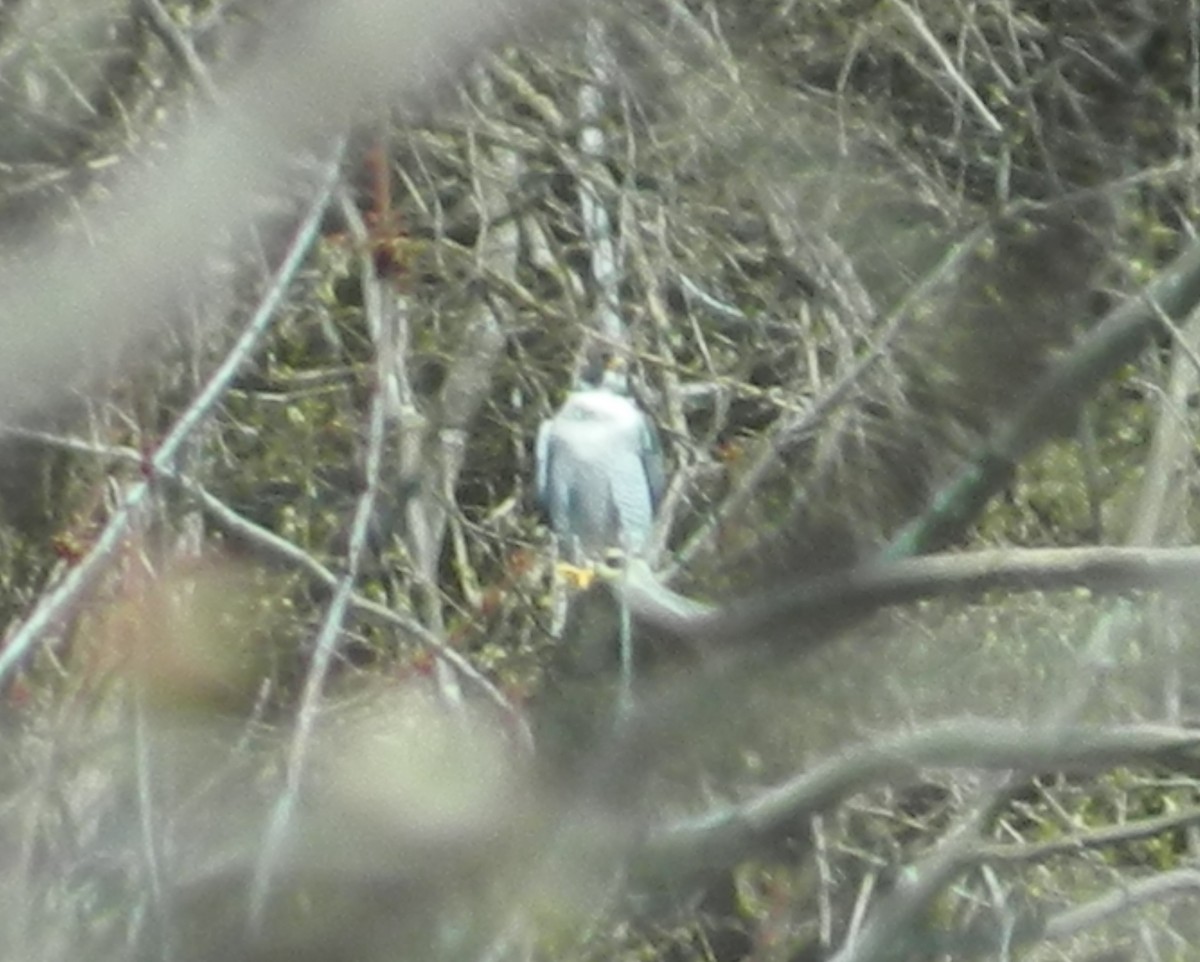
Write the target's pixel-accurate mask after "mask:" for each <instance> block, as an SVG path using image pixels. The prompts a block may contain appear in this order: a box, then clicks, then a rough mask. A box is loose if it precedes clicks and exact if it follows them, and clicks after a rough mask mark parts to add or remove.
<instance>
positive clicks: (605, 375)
mask: <svg viewBox="0 0 1200 962" xmlns="http://www.w3.org/2000/svg"><path fill="white" fill-rule="evenodd" d="M579 384H580V387H584V388H593V389H597V388H599V389H603V390H605V391H611V392H612V393H614V394H621V395H628V394H629V362H628V361H627V360H626V359H625V358H624V357H623V356H622V355H621V354H619V353H618V352H617V351H616V350H614V349H613V348H611V347H608V346H600V347H596V348H593V349H592V350H590V351H589V352H588V355H587V358H586V360H585V361H584V365H583V370H582V371H580V372H579Z"/></svg>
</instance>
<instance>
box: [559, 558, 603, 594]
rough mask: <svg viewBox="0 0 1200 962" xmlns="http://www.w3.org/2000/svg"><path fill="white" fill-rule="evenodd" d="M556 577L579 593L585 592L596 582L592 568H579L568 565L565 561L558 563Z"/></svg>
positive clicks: (594, 571)
mask: <svg viewBox="0 0 1200 962" xmlns="http://www.w3.org/2000/svg"><path fill="white" fill-rule="evenodd" d="M558 575H559V577H560V578H562V580H563V581H565V582H566V583H567V584H569V585H571V586H572V587H574V588H578V589H579V590H580V591H586V590H587V589H588V588H590V587H591V586H592V582H593V581H595V580H596V570H595V569H594V568H581V567H580V566H579V565H573V564H568V563H567V562H565V561H560V562H559V563H558Z"/></svg>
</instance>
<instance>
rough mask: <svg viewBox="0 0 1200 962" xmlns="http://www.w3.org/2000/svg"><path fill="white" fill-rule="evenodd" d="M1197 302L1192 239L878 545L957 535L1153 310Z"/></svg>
mask: <svg viewBox="0 0 1200 962" xmlns="http://www.w3.org/2000/svg"><path fill="white" fill-rule="evenodd" d="M1198 302H1200V241H1196V242H1193V243H1192V244H1191V246H1189V247H1188V248H1187V249H1186V250H1185V251H1184V252H1183V253H1182V254H1180V255H1179V257H1177V258H1176V259H1175V261H1174V262H1173V263H1172V264H1171V265H1170V266H1169V267H1167V268H1166V269H1165V270H1164V271H1163V272H1162V274H1161V275H1160V276H1159V277H1158V279H1157V280H1155V281H1154V283H1153V284H1151V285H1150V286H1149V287H1148V288H1147V289H1146V290H1145V291H1143V292H1142V293H1141V294H1139V295H1137V296H1133V297H1129V298H1127V299H1126V300H1125V302H1124V303H1123V304H1121V305H1120V306H1119V307H1117V308H1115V309H1114V310H1112V311H1110V312H1109V314H1108V315H1107V316H1106V317H1105V318H1104V319H1103V320H1102V321H1101V322H1100V324H1098V325H1097V326H1096V327H1095V328H1094V329H1093V330H1092V332H1091V333H1090V334H1088V335H1087V336H1085V337H1084V338H1083V339H1082V340H1081V341H1080V343H1079V344H1078V345H1077V346H1076V348H1075V349H1074V350H1073V351H1072V352H1071V353H1070V354H1069V355H1068V356H1067V357H1066V358H1064V359H1063V360H1062V362H1060V363H1059V364H1058V365H1057V366H1056V367H1054V368H1053V369H1052V370H1050V371H1049V372H1048V373H1047V374H1046V375H1045V376H1044V377H1043V378H1042V379H1041V380H1040V381H1039V382H1038V383H1037V384H1036V385H1034V388H1033V391H1032V393H1031V395H1030V397H1029V399H1028V400H1027V401H1026V402H1025V403H1024V404H1022V405H1021V406H1020V407H1019V408H1018V409H1017V410H1016V412H1015V413H1014V414H1013V417H1012V419H1011V420H1010V421H1009V422H1008V423H1007V424H1004V425H1002V426H1001V427H1000V428H998V429H997V430H996V431H995V432H993V434H992V436H991V437H990V438H988V439H987V440H986V441H985V442H984V444H983V445H982V446H981V447H980V449H979V450H978V451H977V452H976V453H975V456H974V457H973V458H972V459H971V462H970V463H969V464H968V465H967V466H966V468H964V469H963V470H962V471H961V472H960V473H959V475H958V477H957V478H955V479H954V480H953V481H951V482H950V483H949V484H948V485H946V486H945V487H944V488H943V489H942V490H941V491H940V492H939V493H938V494H937V495H936V497H935V498H934V501H933V503H932V504H931V505H930V507H929V509H928V510H927V511H926V512H925V513H924V514H923V515H922V516H921V517H919V518H917V519H916V520H914V521H913V522H911V523H910V524H908V525H907V526H906V527H905V528H904V529H903V530H901V531H900V533H899V534H897V535H896V537H895V538H893V539H892V542H891V544H889V545H888V546H887V548H886V549H885V550H884V553H883V556H884V557H885V558H888V559H897V558H907V557H910V556H912V555H919V554H926V553H928V552H930V551H937V550H938V549H939V548H942V547H945V546H947V545H950V544H953V543H954V542H955V541H957V540H958V539H960V538H961V537H962V536H963V534H964V533H965V532H966V530H967V528H968V527H969V526H970V525H971V523H972V522H973V521H974V520H975V518H976V517H977V516H978V515H979V512H980V511H981V510H982V509H983V507H984V505H986V504H987V503H988V501H989V500H990V499H991V497H992V496H993V495H994V494H995V493H996V492H997V491H999V490H1000V489H1001V488H1003V487H1004V485H1005V484H1007V483H1008V481H1009V479H1010V478H1011V477H1012V474H1013V472H1014V471H1015V470H1016V466H1017V464H1019V463H1020V461H1021V460H1022V459H1023V458H1024V457H1026V456H1027V455H1028V454H1030V453H1031V452H1033V451H1034V450H1036V449H1037V448H1038V447H1039V446H1040V445H1041V444H1042V443H1043V442H1045V441H1047V440H1049V439H1050V438H1051V437H1053V436H1054V435H1056V434H1058V433H1061V432H1063V431H1065V430H1069V429H1070V427H1071V424H1072V422H1073V421H1074V418H1075V416H1076V414H1077V412H1078V410H1079V408H1080V406H1081V405H1082V404H1083V403H1084V402H1085V401H1086V400H1087V399H1088V398H1089V397H1091V396H1092V394H1093V393H1095V391H1096V389H1097V388H1098V387H1099V386H1100V384H1101V383H1103V382H1104V381H1105V380H1107V379H1108V378H1109V377H1111V376H1112V375H1113V374H1114V373H1115V372H1116V371H1117V370H1118V369H1119V368H1120V367H1121V365H1123V364H1126V363H1128V362H1129V361H1130V360H1132V359H1133V358H1135V357H1136V356H1137V355H1138V354H1139V353H1140V352H1141V351H1142V349H1143V348H1144V347H1145V346H1146V345H1147V344H1148V343H1149V341H1150V338H1151V337H1152V336H1153V335H1154V334H1155V332H1156V331H1158V330H1159V329H1160V328H1161V324H1160V322H1159V312H1160V311H1161V312H1162V313H1163V314H1165V315H1166V316H1167V317H1168V318H1171V319H1172V320H1177V319H1179V318H1181V317H1183V316H1185V315H1187V314H1188V313H1190V312H1191V311H1192V310H1193V308H1195V306H1196V304H1197V303H1198Z"/></svg>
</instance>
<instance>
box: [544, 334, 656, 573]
mask: <svg viewBox="0 0 1200 962" xmlns="http://www.w3.org/2000/svg"><path fill="white" fill-rule="evenodd" d="M536 455H537V499H538V504H539V505H540V507H541V508H542V510H543V511H545V513H546V514H547V515H548V517H549V520H550V526H551V528H552V529H553V530H554V533H555V535H557V537H558V540H559V545H560V550H561V551H562V552H563V554H564V556H565V557H566V559H567V560H568V561H570V562H571V563H572V564H575V565H579V564H582V563H584V562H585V561H586V560H593V561H594V560H597V559H599V558H600V557H602V556H603V555H605V554H606V553H607V552H608V551H610V550H612V549H618V550H620V551H621V552H623V553H624V554H625V555H627V556H633V555H637V554H639V553H640V552H641V551H642V550H644V548H645V546H646V541H647V539H648V538H649V536H650V532H651V530H652V528H653V526H654V514H655V510H656V509H657V508H658V503H659V500H660V498H661V497H662V491H663V482H664V478H663V463H662V452H661V450H660V448H659V445H658V437H657V433H656V432H655V429H654V425H653V423H652V422H651V421H650V418H649V417H647V415H646V413H645V412H644V411H643V410H642V409H641V408H640V407H639V406H638V404H637V402H636V401H635V400H634V399H633V397H632V396H631V395H630V390H629V375H628V371H627V369H626V364H625V361H624V360H623V359H622V358H620V357H617V356H615V355H613V354H612V353H611V352H607V353H595V354H593V355H592V357H591V358H590V359H589V361H588V364H587V365H586V366H585V367H584V369H583V371H582V373H581V374H580V376H579V381H578V383H577V385H576V387H575V389H574V390H573V391H572V392H571V393H570V394H569V395H568V396H567V399H566V400H565V401H564V402H563V406H562V407H561V408H560V409H559V411H558V413H557V414H555V415H554V417H552V418H549V419H548V420H546V421H543V422H542V426H541V429H540V430H539V431H538V438H537V452H536Z"/></svg>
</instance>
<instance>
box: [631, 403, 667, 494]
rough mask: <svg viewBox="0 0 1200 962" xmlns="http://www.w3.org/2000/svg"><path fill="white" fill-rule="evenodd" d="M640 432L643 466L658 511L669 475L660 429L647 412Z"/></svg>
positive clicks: (639, 440)
mask: <svg viewBox="0 0 1200 962" xmlns="http://www.w3.org/2000/svg"><path fill="white" fill-rule="evenodd" d="M638 433H639V438H638V443H639V448H640V453H641V458H642V467H643V468H644V469H645V471H646V484H647V485H648V486H649V488H650V506H651V508H652V509H653V510H655V511H657V510H658V505H659V503H660V502H661V501H662V496H663V492H664V491H665V489H666V486H667V476H666V468H665V467H664V465H663V452H662V444H660V443H659V440H658V429H657V428H655V426H654V422H653V421H651V420H650V417H649V416H648V415H647V414H645V413H643V414H642V424H641V428H640V430H639V432H638Z"/></svg>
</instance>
